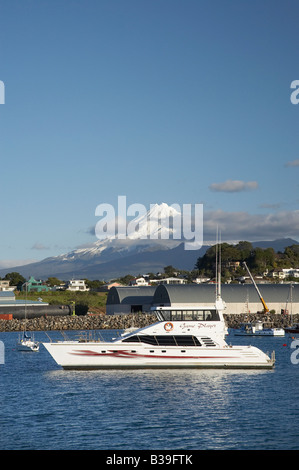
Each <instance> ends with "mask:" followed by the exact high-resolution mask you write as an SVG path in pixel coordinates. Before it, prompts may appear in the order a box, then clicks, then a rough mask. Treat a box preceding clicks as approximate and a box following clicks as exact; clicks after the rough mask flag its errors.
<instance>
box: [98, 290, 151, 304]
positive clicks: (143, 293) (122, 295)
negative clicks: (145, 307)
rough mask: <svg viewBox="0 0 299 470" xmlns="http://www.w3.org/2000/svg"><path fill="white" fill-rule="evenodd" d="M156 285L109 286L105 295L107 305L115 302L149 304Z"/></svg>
mask: <svg viewBox="0 0 299 470" xmlns="http://www.w3.org/2000/svg"><path fill="white" fill-rule="evenodd" d="M155 290H156V287H152V286H137V287H135V286H134V287H111V289H110V290H109V292H108V296H107V305H116V304H144V303H147V304H150V303H152V300H153V296H154V293H155Z"/></svg>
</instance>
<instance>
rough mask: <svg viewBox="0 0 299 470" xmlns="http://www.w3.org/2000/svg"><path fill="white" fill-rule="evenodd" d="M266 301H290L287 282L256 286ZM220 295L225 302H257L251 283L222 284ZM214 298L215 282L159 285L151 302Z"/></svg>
mask: <svg viewBox="0 0 299 470" xmlns="http://www.w3.org/2000/svg"><path fill="white" fill-rule="evenodd" d="M258 288H259V290H260V293H261V295H262V297H263V299H264V300H265V302H266V303H269V304H271V303H272V302H284V301H285V302H286V301H287V299H288V301H289V302H290V285H289V284H261V285H260V286H258ZM221 296H222V298H223V300H224V301H225V302H227V303H228V302H229V303H240V302H244V303H245V302H246V301H248V302H259V301H260V299H259V296H258V294H257V292H256V289H255V287H254V286H253V285H252V284H223V285H222V286H221ZM215 298H216V285H215V284H199V285H196V284H187V285H160V286H158V287H157V289H156V292H155V295H154V298H153V303H154V304H155V305H159V304H184V303H186V304H187V303H188V304H191V303H195V304H196V303H213V302H214V301H215ZM292 298H293V302H299V285H296V284H295V285H294V287H293V291H292Z"/></svg>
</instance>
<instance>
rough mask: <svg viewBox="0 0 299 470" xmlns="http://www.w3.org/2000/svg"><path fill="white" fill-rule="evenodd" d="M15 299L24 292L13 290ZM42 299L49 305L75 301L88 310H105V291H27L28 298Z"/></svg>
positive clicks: (23, 296)
mask: <svg viewBox="0 0 299 470" xmlns="http://www.w3.org/2000/svg"><path fill="white" fill-rule="evenodd" d="M15 295H16V298H17V299H25V297H26V294H25V292H17V291H15ZM40 298H41V299H42V301H43V302H47V303H48V304H50V305H70V304H71V303H72V302H75V305H76V306H78V305H85V306H88V310H89V311H91V312H92V311H94V312H95V313H100V312H102V313H104V312H105V310H106V300H107V293H106V292H71V291H67V290H65V291H50V292H28V294H27V299H28V300H38V299H40Z"/></svg>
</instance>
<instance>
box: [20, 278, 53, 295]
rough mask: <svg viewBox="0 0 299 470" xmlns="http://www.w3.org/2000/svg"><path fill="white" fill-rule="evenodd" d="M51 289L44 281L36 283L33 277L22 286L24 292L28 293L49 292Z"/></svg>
mask: <svg viewBox="0 0 299 470" xmlns="http://www.w3.org/2000/svg"><path fill="white" fill-rule="evenodd" d="M49 290H51V287H49V286H47V285H46V284H44V283H43V281H41V280H39V281H36V280H35V279H34V277H33V276H31V277H30V279H29V281H27V282H24V284H22V291H27V292H48V291H49Z"/></svg>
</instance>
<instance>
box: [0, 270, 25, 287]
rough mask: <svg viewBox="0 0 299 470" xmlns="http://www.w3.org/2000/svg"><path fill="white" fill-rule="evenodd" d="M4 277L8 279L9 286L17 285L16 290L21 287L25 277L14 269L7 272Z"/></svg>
mask: <svg viewBox="0 0 299 470" xmlns="http://www.w3.org/2000/svg"><path fill="white" fill-rule="evenodd" d="M4 279H5V280H6V281H10V285H11V286H17V288H18V290H20V289H21V287H22V284H24V282H26V279H25V278H24V277H23V276H22V275H21V274H20V273H17V272H16V271H13V272H11V273H7V274H6V275H5V277H4Z"/></svg>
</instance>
